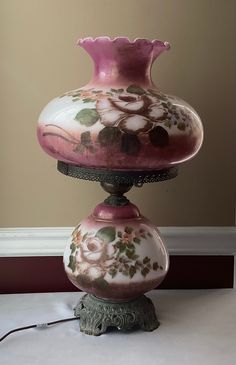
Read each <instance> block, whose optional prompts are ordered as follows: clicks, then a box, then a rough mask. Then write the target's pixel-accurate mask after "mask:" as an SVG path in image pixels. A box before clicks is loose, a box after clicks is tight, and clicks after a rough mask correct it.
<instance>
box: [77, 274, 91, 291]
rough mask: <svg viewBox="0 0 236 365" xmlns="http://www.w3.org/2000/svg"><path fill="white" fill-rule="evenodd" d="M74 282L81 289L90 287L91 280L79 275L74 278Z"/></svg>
mask: <svg viewBox="0 0 236 365" xmlns="http://www.w3.org/2000/svg"><path fill="white" fill-rule="evenodd" d="M76 281H77V283H78V284H79V285H81V287H82V288H83V287H85V288H88V287H90V286H91V279H90V277H89V276H88V275H85V274H79V275H77V276H76Z"/></svg>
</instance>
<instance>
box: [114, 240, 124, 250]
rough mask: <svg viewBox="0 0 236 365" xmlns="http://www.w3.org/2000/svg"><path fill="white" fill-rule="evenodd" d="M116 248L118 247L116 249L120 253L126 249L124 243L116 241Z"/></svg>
mask: <svg viewBox="0 0 236 365" xmlns="http://www.w3.org/2000/svg"><path fill="white" fill-rule="evenodd" d="M116 247H118V249H119V251H120V252H124V251H125V249H126V244H125V243H124V242H122V241H118V242H117V243H116Z"/></svg>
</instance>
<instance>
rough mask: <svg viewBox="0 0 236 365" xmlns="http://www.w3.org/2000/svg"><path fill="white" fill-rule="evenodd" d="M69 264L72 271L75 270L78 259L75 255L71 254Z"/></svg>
mask: <svg viewBox="0 0 236 365" xmlns="http://www.w3.org/2000/svg"><path fill="white" fill-rule="evenodd" d="M67 266H68V267H69V268H70V269H71V270H72V272H74V271H75V269H76V260H75V256H74V255H70V257H69V264H68V265H67Z"/></svg>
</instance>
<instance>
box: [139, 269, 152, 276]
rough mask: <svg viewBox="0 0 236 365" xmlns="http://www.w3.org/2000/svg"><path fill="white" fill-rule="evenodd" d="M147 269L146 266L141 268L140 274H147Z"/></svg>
mask: <svg viewBox="0 0 236 365" xmlns="http://www.w3.org/2000/svg"><path fill="white" fill-rule="evenodd" d="M149 271H150V270H149V269H148V268H147V267H144V268H143V269H142V270H141V274H142V275H143V276H144V277H145V276H147V274H148V273H149Z"/></svg>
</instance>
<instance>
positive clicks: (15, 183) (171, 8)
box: [0, 0, 236, 227]
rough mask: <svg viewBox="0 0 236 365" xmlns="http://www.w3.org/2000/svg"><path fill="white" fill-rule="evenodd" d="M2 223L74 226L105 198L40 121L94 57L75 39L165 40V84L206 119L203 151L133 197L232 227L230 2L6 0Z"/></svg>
mask: <svg viewBox="0 0 236 365" xmlns="http://www.w3.org/2000/svg"><path fill="white" fill-rule="evenodd" d="M0 7H1V19H0V27H1V28H2V29H1V57H0V63H1V66H0V73H1V84H0V89H1V98H0V104H1V114H0V116H1V141H0V164H1V166H0V171H1V180H0V187H1V189H0V207H1V212H0V225H1V227H19V226H73V225H75V224H76V223H77V221H78V220H80V219H81V218H82V217H84V216H86V215H87V214H89V212H90V210H91V209H92V207H93V206H94V204H96V203H98V202H99V201H101V200H102V199H103V198H104V197H105V193H104V192H103V191H102V189H101V188H100V187H99V184H96V183H92V182H83V181H76V180H74V179H71V178H68V177H66V176H64V175H61V174H60V173H58V172H57V171H56V161H55V160H53V159H52V158H50V157H49V156H47V155H46V154H45V153H44V152H43V151H42V150H41V149H40V147H39V145H38V143H37V139H36V134H35V128H36V121H37V118H38V115H39V113H40V111H41V109H42V108H43V106H44V105H45V104H46V103H47V102H48V101H49V100H50V99H52V98H53V97H54V96H56V95H60V94H61V93H62V92H64V91H67V90H70V89H73V88H76V87H79V86H82V85H83V84H85V83H86V82H87V81H88V79H89V78H90V75H91V70H92V65H91V61H90V59H89V57H88V56H87V55H86V54H85V52H84V51H83V50H82V49H76V48H75V42H76V39H77V38H78V37H84V36H99V35H109V36H112V37H113V36H118V35H125V36H129V37H131V38H135V37H147V38H151V39H153V38H156V37H157V38H160V39H162V40H168V41H170V43H171V44H172V50H171V51H170V52H168V53H166V54H163V55H162V56H161V57H160V59H159V60H158V62H157V64H156V65H155V66H154V68H153V79H154V80H155V82H156V83H157V84H158V85H159V86H160V87H161V89H162V90H163V91H167V92H169V93H172V94H176V95H178V96H181V97H182V98H184V99H186V100H187V101H188V102H189V103H190V104H192V105H193V106H194V107H195V108H196V109H197V111H198V112H199V114H200V115H201V117H202V120H203V124H204V126H205V143H204V146H203V148H202V150H201V152H200V153H199V155H198V157H197V158H195V159H194V160H193V161H191V162H189V163H186V164H185V165H184V166H183V167H182V169H181V171H180V176H179V177H178V178H177V179H175V180H173V181H169V182H164V183H159V184H158V183H156V184H150V185H149V184H146V185H145V186H144V187H143V188H142V189H137V188H134V189H133V190H132V191H131V192H130V193H129V195H128V196H129V198H130V199H132V200H133V201H134V202H135V203H137V204H138V205H139V206H140V208H141V209H142V212H143V213H144V214H145V215H148V216H149V217H150V218H151V219H152V220H153V221H154V222H155V223H156V224H158V225H162V226H168V225H176V226H178V225H233V224H234V221H235V219H234V214H235V212H234V209H235V186H236V163H235V162H236V161H235V152H236V151H235V136H236V135H235V123H236V120H235V117H236V116H235V108H234V103H235V99H233V98H234V97H235V81H236V78H235V60H236V42H235V14H236V2H235V1H233V0H232V1H231V0H226V1H224V0H221V1H220V0H214V1H213V0H160V1H158V0H119V1H117V0H99V1H98V0H1V1H0Z"/></svg>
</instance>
